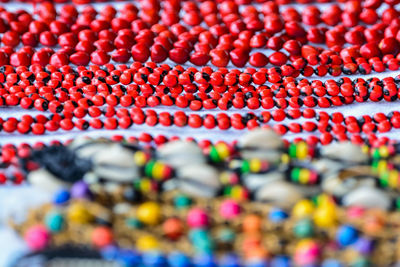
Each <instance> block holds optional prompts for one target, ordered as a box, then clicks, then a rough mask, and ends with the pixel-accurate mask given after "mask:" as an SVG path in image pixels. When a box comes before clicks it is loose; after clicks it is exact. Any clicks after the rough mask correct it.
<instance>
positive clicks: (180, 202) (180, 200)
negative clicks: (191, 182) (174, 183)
mask: <svg viewBox="0 0 400 267" xmlns="http://www.w3.org/2000/svg"><path fill="white" fill-rule="evenodd" d="M191 204H192V200H191V199H190V198H188V197H187V196H185V195H178V196H176V197H175V198H174V205H175V207H176V208H177V209H186V208H187V207H189V206H190V205H191Z"/></svg>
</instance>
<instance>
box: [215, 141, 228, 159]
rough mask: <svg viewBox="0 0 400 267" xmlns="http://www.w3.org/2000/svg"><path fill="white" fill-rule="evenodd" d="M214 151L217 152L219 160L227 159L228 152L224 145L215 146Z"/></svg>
mask: <svg viewBox="0 0 400 267" xmlns="http://www.w3.org/2000/svg"><path fill="white" fill-rule="evenodd" d="M215 149H216V150H217V152H218V155H219V157H220V159H226V158H227V157H229V154H230V152H229V149H228V146H227V145H226V144H224V143H218V144H216V145H215Z"/></svg>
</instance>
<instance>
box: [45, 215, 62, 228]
mask: <svg viewBox="0 0 400 267" xmlns="http://www.w3.org/2000/svg"><path fill="white" fill-rule="evenodd" d="M45 224H46V226H47V228H48V229H49V230H50V231H51V232H54V233H57V232H60V231H61V230H62V229H63V228H64V225H65V220H64V217H63V215H62V214H61V213H59V212H50V213H48V214H47V215H46V218H45Z"/></svg>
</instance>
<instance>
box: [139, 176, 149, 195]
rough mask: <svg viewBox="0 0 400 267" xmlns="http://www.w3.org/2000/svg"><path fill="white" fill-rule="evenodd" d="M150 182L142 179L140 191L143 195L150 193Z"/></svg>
mask: <svg viewBox="0 0 400 267" xmlns="http://www.w3.org/2000/svg"><path fill="white" fill-rule="evenodd" d="M151 188H152V186H151V181H150V180H148V179H142V181H140V190H141V191H142V192H144V193H148V192H150V191H151Z"/></svg>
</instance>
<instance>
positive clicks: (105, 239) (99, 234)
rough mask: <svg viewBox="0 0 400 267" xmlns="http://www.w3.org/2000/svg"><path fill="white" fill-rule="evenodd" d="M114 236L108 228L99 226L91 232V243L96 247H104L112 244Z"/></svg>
mask: <svg viewBox="0 0 400 267" xmlns="http://www.w3.org/2000/svg"><path fill="white" fill-rule="evenodd" d="M113 239H114V236H113V233H112V232H111V229H110V228H108V227H104V226H100V227H97V228H95V229H94V230H93V232H92V243H93V245H95V246H96V247H105V246H108V245H110V244H111V243H112V242H113Z"/></svg>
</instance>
